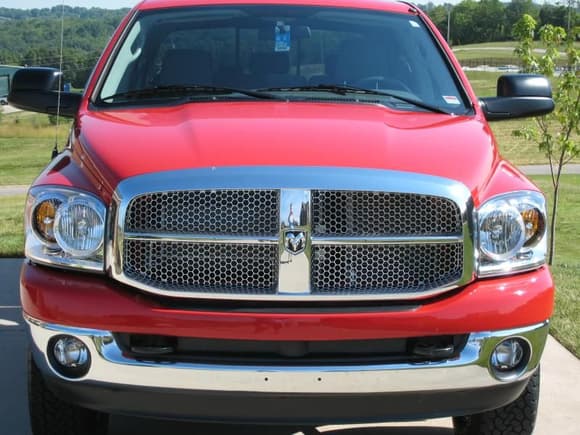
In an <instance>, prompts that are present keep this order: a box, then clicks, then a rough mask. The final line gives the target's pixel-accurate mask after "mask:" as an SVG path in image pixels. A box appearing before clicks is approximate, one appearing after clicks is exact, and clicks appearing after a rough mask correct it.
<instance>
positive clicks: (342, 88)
mask: <svg viewBox="0 0 580 435" xmlns="http://www.w3.org/2000/svg"><path fill="white" fill-rule="evenodd" d="M258 91H260V92H268V91H281V92H284V91H289V92H295V91H298V92H300V91H305V92H330V93H333V94H338V95H346V94H349V93H354V94H366V95H381V96H384V97H391V98H396V99H397V100H400V101H403V102H405V103H409V104H412V105H414V106H417V107H420V108H422V109H425V110H429V111H430V112H435V113H443V114H445V115H451V112H448V111H446V110H444V109H442V108H440V107H437V106H434V105H432V104H429V103H424V102H423V101H420V100H415V99H414V98H408V97H403V96H401V95H399V94H395V93H391V92H386V91H381V90H378V89H367V88H359V87H357V86H351V85H330V84H320V85H312V86H284V87H276V88H262V89H258Z"/></svg>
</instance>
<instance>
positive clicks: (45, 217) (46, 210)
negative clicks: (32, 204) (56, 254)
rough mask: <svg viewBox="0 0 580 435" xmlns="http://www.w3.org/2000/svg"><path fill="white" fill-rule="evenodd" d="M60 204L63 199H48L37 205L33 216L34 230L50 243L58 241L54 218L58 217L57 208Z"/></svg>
mask: <svg viewBox="0 0 580 435" xmlns="http://www.w3.org/2000/svg"><path fill="white" fill-rule="evenodd" d="M60 205H61V201H59V200H58V199H54V198H51V199H47V200H45V201H42V202H41V203H40V204H38V205H37V206H36V208H35V209H34V214H33V216H32V221H33V224H34V231H35V232H36V234H37V235H38V236H39V237H40V238H42V239H43V240H45V241H47V242H50V243H56V239H55V237H54V219H55V217H56V210H57V209H58V207H59V206H60Z"/></svg>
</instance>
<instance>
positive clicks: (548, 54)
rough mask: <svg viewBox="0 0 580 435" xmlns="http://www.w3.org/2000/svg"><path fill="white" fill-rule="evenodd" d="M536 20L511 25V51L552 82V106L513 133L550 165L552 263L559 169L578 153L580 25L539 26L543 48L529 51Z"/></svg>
mask: <svg viewBox="0 0 580 435" xmlns="http://www.w3.org/2000/svg"><path fill="white" fill-rule="evenodd" d="M536 26H537V22H536V20H535V19H534V18H533V17H531V16H530V15H523V16H522V18H521V19H520V20H519V21H518V22H517V23H516V25H515V26H514V36H515V37H516V38H517V39H518V40H519V45H518V47H517V48H516V50H515V52H516V54H517V55H518V57H519V58H520V60H521V61H522V63H523V65H524V70H525V71H527V72H539V73H541V74H544V75H545V76H547V77H548V78H550V79H551V81H552V86H553V87H554V86H555V90H554V93H553V97H554V101H555V103H556V109H555V110H554V112H553V113H551V114H550V115H546V116H542V117H539V118H536V125H535V126H533V127H528V128H522V129H519V130H516V131H514V134H515V135H516V136H522V137H525V138H526V139H528V140H533V141H534V142H536V143H537V144H538V146H539V148H540V150H542V151H543V152H544V153H545V154H546V156H547V158H548V162H549V164H550V173H551V176H552V187H553V194H554V196H553V204H552V210H551V220H550V252H549V257H548V264H552V263H553V260H554V255H555V251H554V250H555V238H556V231H555V230H556V212H557V209H558V199H559V193H560V177H561V175H562V169H563V168H564V166H565V165H566V164H568V163H569V162H570V161H571V160H572V159H574V158H575V157H577V156H578V155H580V143H579V141H578V136H579V135H580V52H579V51H578V49H576V48H575V46H574V41H575V39H576V38H577V37H578V36H579V35H580V27H575V28H573V29H571V32H570V33H568V34H566V31H565V30H564V29H563V28H562V27H560V26H554V25H552V24H546V25H543V26H542V27H541V28H540V30H539V34H540V40H541V41H542V42H543V44H544V46H545V47H546V50H545V52H544V53H543V54H536V53H534V51H533V48H534V43H533V38H534V36H535V30H536ZM563 45H564V46H565V50H566V67H565V69H564V70H563V71H559V73H560V75H559V77H557V78H556V77H555V75H556V74H555V73H556V59H558V57H560V55H561V54H560V49H561V48H562V46H563Z"/></svg>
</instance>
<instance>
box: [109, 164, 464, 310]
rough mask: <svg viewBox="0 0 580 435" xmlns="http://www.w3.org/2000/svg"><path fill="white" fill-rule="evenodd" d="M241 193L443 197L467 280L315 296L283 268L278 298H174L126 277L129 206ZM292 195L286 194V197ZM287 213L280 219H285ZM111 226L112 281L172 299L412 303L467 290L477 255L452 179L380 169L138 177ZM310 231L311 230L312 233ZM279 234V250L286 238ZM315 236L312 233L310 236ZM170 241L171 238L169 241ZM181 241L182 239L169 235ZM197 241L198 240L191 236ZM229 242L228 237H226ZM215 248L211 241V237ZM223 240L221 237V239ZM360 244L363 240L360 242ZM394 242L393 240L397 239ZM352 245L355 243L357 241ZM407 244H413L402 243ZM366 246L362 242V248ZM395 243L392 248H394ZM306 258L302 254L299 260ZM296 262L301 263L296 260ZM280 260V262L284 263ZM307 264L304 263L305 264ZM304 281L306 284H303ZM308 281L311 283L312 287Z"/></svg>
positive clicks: (231, 170)
mask: <svg viewBox="0 0 580 435" xmlns="http://www.w3.org/2000/svg"><path fill="white" fill-rule="evenodd" d="M212 189H215V190H228V189H230V190H243V189H252V190H260V189H268V190H271V189H280V191H281V194H282V193H283V192H292V191H303V192H310V191H312V190H345V191H355V190H359V191H368V192H393V193H408V194H419V195H432V196H440V197H443V198H447V199H450V200H452V201H454V202H455V204H457V206H458V207H459V210H460V213H461V218H462V222H463V228H462V233H461V235H460V236H457V237H456V238H455V236H453V237H451V238H450V241H451V242H458V243H459V242H461V241H463V257H464V258H463V275H462V276H461V277H460V279H458V280H457V281H456V282H452V283H450V284H449V285H447V286H445V287H439V288H436V289H432V290H429V291H424V292H416V293H412V294H410V293H404V292H403V293H391V294H362V295H361V294H359V295H312V294H310V285H308V286H307V287H306V286H305V287H302V288H300V289H298V288H297V286H296V285H292V286H290V285H287V283H288V282H289V278H288V279H287V277H288V276H289V273H288V274H286V273H285V272H284V271H283V269H284V266H283V265H282V264H280V271H279V273H280V275H279V277H280V278H279V279H280V282H281V283H282V285H281V286H279V287H280V289H279V292H278V293H277V294H269V295H258V294H231V293H229V294H228V293H207V292H174V291H166V290H160V289H158V288H155V287H152V286H149V285H146V284H143V283H141V282H139V281H136V280H133V279H131V278H129V277H127V276H125V274H124V273H123V240H125V238H128V235H129V236H131V235H134V234H135V233H125V232H124V222H125V217H126V214H127V207H128V205H129V202H130V201H131V200H132V199H134V198H136V197H138V196H141V195H146V194H150V193H159V192H173V191H183V190H212ZM287 194H288V193H287ZM282 214H283V213H281V215H282ZM109 215H110V217H111V220H110V222H109V224H110V228H109V231H108V240H107V248H106V271H107V272H108V273H109V274H110V276H111V277H112V278H114V279H116V280H117V281H120V282H122V283H123V284H126V285H129V286H132V287H135V288H138V289H141V290H143V291H146V292H149V293H153V294H157V295H162V296H168V297H174V298H200V299H216V300H253V301H260V300H262V301H272V300H275V301H369V300H403V299H404V300H411V299H422V298H427V297H431V296H435V295H438V294H440V293H444V292H446V291H449V290H452V289H454V288H457V287H460V286H463V285H465V284H467V283H469V282H471V281H472V280H473V279H474V276H475V275H474V272H475V264H474V262H475V256H474V249H473V246H474V244H473V235H474V222H475V220H474V218H473V200H472V197H471V193H470V191H469V189H468V188H467V187H466V186H465V185H464V184H462V183H460V182H458V181H455V180H451V179H448V178H442V177H437V176H433V175H426V174H418V173H411V172H401V171H390V170H381V169H363V168H344V167H303V166H241V167H213V168H201V169H184V170H176V171H165V172H155V173H151V174H144V175H137V176H135V177H131V178H127V179H125V180H123V181H122V182H121V183H119V185H118V186H117V189H116V190H115V192H114V195H113V202H112V207H111V213H110V214H109ZM310 231H311V229H310ZM282 233H283V232H282V231H281V232H280V235H279V237H280V241H279V243H280V244H281V249H282V250H283V249H284V248H283V245H282V243H283V240H282V239H283V237H282ZM310 234H311V232H310ZM166 236H167V235H166ZM171 237H176V238H177V239H178V240H179V241H181V240H183V239H181V238H182V237H183V236H182V235H171ZM193 237H194V238H195V237H197V236H195V235H194V236H193ZM228 237H229V236H228ZM209 239H211V241H212V242H213V241H214V240H213V237H209ZM217 239H219V237H217ZM232 239H236V240H237V242H238V243H245V242H242V241H241V240H242V239H243V240H245V241H246V242H247V243H253V242H255V241H256V237H255V236H254V237H252V236H248V237H246V238H244V237H240V238H239V239H238V238H237V237H233V238H232ZM259 239H260V240H265V243H270V239H269V237H260V238H259ZM327 239H330V238H324V237H321V238H312V237H311V236H309V237H307V246H306V249H305V251H304V255H305V257H301V258H302V260H306V259H308V261H310V260H309V258H310V257H309V255H310V253H309V251H310V248H311V247H312V246H313V245H314V244H315V240H319V241H321V242H322V243H321V244H324V243H326V240H327ZM374 239H375V238H373V237H369V238H364V240H366V243H367V244H376V243H381V242H380V241H379V240H383V241H384V240H387V239H391V238H377V241H376V242H375V240H374ZM358 240H362V238H361V239H358ZM393 240H394V239H393ZM425 240H427V242H428V243H436V242H437V243H444V242H443V241H441V242H439V241H436V240H435V238H432V239H430V238H429V237H428V236H426V237H417V243H424V241H425ZM353 241H354V240H353ZM403 242H404V243H411V241H410V240H409V241H406V240H403ZM361 243H362V242H361ZM393 243H394V242H393ZM301 255H302V254H301ZM296 258H297V257H296ZM281 259H282V257H281ZM302 262H303V261H302ZM302 281H304V280H302ZM309 281H310V278H308V284H309Z"/></svg>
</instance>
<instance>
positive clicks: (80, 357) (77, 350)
mask: <svg viewBox="0 0 580 435" xmlns="http://www.w3.org/2000/svg"><path fill="white" fill-rule="evenodd" d="M54 357H55V358H56V360H57V361H58V363H59V364H60V365H62V366H64V367H79V366H82V365H85V364H86V363H87V362H88V360H89V350H88V349H87V347H86V346H85V344H84V343H83V342H82V341H80V340H78V339H76V338H74V337H62V338H59V339H58V340H56V343H55V344H54Z"/></svg>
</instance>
